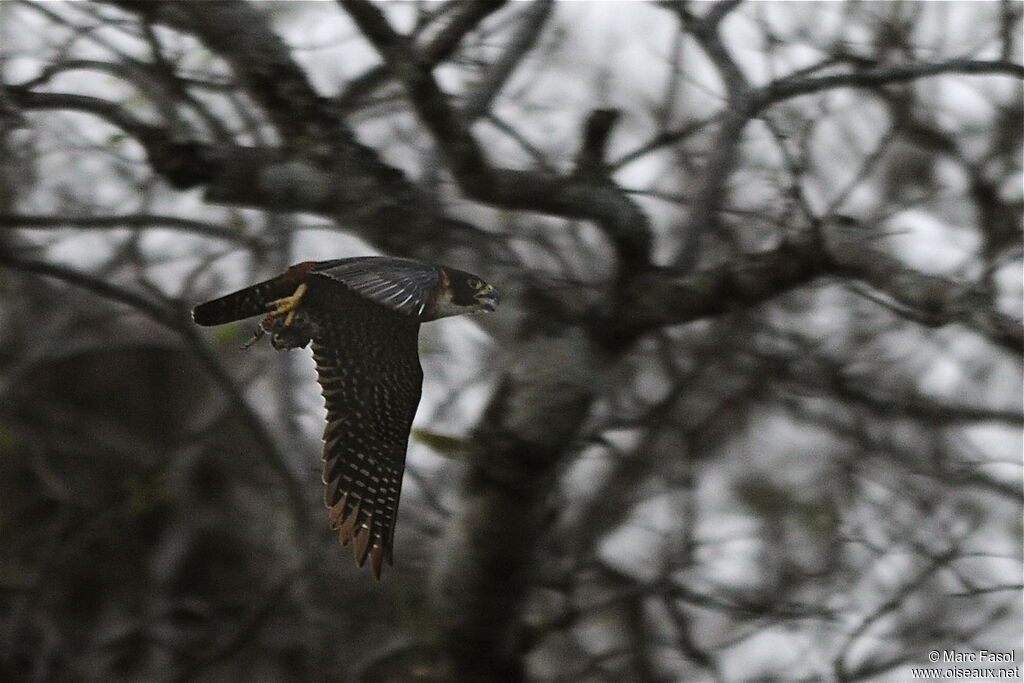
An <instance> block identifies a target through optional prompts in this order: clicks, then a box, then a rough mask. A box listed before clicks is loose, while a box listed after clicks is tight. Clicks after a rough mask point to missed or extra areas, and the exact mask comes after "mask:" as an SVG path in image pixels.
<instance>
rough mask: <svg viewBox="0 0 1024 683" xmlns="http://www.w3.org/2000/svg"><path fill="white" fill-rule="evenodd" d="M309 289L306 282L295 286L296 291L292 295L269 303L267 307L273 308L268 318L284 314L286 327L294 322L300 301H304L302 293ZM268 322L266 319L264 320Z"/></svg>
mask: <svg viewBox="0 0 1024 683" xmlns="http://www.w3.org/2000/svg"><path fill="white" fill-rule="evenodd" d="M307 289H309V288H308V287H307V286H306V285H305V284H301V285H299V286H298V287H296V288H295V293H294V294H292V295H291V296H286V297H283V298H281V299H276V300H274V301H271V302H270V303H269V304H267V308H272V309H273V310H272V311H270V314H269V315H268V316H267V318H271V317H273V318H277V317H279V316H282V315H283V316H284V325H285V327H287V326H289V325H291V324H292V321H294V320H295V313H296V312H297V309H298V306H299V302H300V301H302V295H303V294H305V293H306V290H307ZM264 322H266V321H264Z"/></svg>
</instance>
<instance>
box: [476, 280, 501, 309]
mask: <svg viewBox="0 0 1024 683" xmlns="http://www.w3.org/2000/svg"><path fill="white" fill-rule="evenodd" d="M475 298H476V300H477V302H478V303H479V304H480V307H481V308H482V309H483V310H485V311H487V312H488V313H494V310H495V309H496V308H497V307H498V301H499V297H498V290H496V289H495V288H494V287H491V286H490V285H485V286H484V287H483V288H482V289H481V290H480V291H479V292H477V293H476V297H475Z"/></svg>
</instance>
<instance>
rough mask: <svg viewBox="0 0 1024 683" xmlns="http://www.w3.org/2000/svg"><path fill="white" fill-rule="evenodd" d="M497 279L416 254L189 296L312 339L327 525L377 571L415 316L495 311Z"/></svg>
mask: <svg viewBox="0 0 1024 683" xmlns="http://www.w3.org/2000/svg"><path fill="white" fill-rule="evenodd" d="M497 305H498V295H497V292H496V291H495V289H494V288H493V287H492V286H491V285H489V284H487V283H486V282H484V281H483V280H482V279H480V278H478V277H477V276H475V275H472V274H470V273H466V272H463V271H461V270H456V269H454V268H447V267H444V266H434V265H430V264H426V263H421V262H419V261H413V260H410V259H400V258H388V257H372V256H368V257H357V258H346V259H336V260H333V261H305V262H303V263H299V264H297V265H294V266H292V267H291V268H289V269H288V270H286V271H285V272H284V273H283V274H281V275H280V276H278V277H276V278H272V279H270V280H265V281H264V282H260V283H258V284H255V285H252V286H250V287H246V288H245V289H242V290H240V291H237V292H234V293H232V294H228V295H226V296H223V297H220V298H219V299H214V300H213V301H209V302H207V303H204V304H200V305H199V306H196V307H195V309H194V310H193V312H192V318H193V320H195V322H196V323H198V324H199V325H204V326H207V325H220V324H223V323H228V322H233V321H236V320H242V319H244V318H249V317H252V316H255V315H260V314H263V315H264V318H263V320H262V321H261V323H260V328H259V332H258V336H260V335H262V334H264V333H266V334H269V335H270V336H271V342H272V343H273V345H274V347H275V348H278V349H291V348H299V347H304V346H306V345H307V344H309V343H310V342H312V349H313V359H314V360H315V362H316V369H317V378H318V380H319V382H320V386H321V389H322V390H323V396H324V401H325V402H326V404H327V426H326V428H325V429H324V447H323V455H322V457H323V481H324V484H325V486H326V489H325V494H324V503H325V504H326V506H327V508H328V510H329V515H330V522H331V527H332V528H333V529H336V530H337V531H338V536H339V539H340V540H341V543H342V544H343V545H349V544H351V546H352V550H353V554H354V555H355V560H356V563H357V564H358V565H359V566H363V564H364V563H365V562H366V560H367V559H369V560H370V567H371V569H372V570H373V574H374V576H375V577H377V578H378V579H379V578H380V573H381V567H382V565H383V562H384V561H385V560H386V561H387V562H388V564H393V558H392V544H393V542H394V530H395V519H396V515H397V512H398V501H399V496H400V493H401V489H402V473H403V472H404V470H405V454H406V449H407V447H408V443H409V430H410V428H411V427H412V420H413V417H414V416H415V414H416V407H417V406H418V405H419V400H420V391H421V388H422V384H423V371H422V369H421V368H420V361H419V351H418V336H419V326H420V323H423V322H428V321H431V320H437V319H438V318H443V317H447V316H452V315H461V314H465V313H475V312H482V311H494V310H495V308H496V307H497Z"/></svg>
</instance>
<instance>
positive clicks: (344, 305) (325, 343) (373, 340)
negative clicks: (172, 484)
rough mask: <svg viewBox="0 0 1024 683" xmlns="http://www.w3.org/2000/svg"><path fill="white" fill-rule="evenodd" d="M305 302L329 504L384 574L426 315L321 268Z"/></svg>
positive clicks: (346, 533)
mask: <svg viewBox="0 0 1024 683" xmlns="http://www.w3.org/2000/svg"><path fill="white" fill-rule="evenodd" d="M308 282H309V290H308V292H307V293H306V295H305V296H304V297H303V299H302V308H303V311H304V312H305V314H306V316H308V317H309V319H310V320H311V321H312V323H313V325H314V327H315V329H316V333H315V334H314V336H313V345H312V348H313V359H314V360H315V361H316V370H317V378H318V381H319V382H320V387H321V389H322V390H323V396H324V401H325V402H326V404H327V427H326V429H325V430H324V449H323V456H322V457H323V464H324V469H323V481H324V484H325V485H326V486H327V488H326V491H325V494H324V504H325V505H326V506H327V507H328V509H329V510H330V520H331V527H332V528H334V529H337V531H338V534H339V537H340V540H341V542H342V543H343V544H345V545H348V544H349V543H351V544H352V550H353V554H354V555H355V559H356V562H357V563H358V564H359V565H360V566H362V565H363V564H364V563H365V562H366V559H367V558H369V560H370V566H371V567H372V569H373V573H374V575H375V576H376V577H377V578H380V572H381V566H382V564H383V561H384V560H387V562H388V564H392V563H393V559H392V544H393V542H394V529H395V518H396V515H397V512H398V500H399V495H400V492H401V488H402V473H403V471H404V469H405V453H406V449H407V447H408V443H409V430H410V428H411V427H412V420H413V417H414V416H415V415H416V407H417V406H418V405H419V401H420V391H421V388H422V385H423V371H422V369H421V368H420V361H419V353H418V348H417V346H418V344H417V338H418V334H419V321H418V319H417V318H416V317H414V316H407V315H402V314H399V313H396V312H395V311H392V310H389V309H387V308H384V307H383V306H381V305H379V304H377V303H374V302H373V301H370V300H368V299H365V298H363V297H362V296H360V295H358V294H355V293H354V292H352V291H350V290H349V289H348V287H347V286H346V285H345V284H342V283H341V282H338V281H336V280H333V279H331V278H330V277H329V276H326V275H325V274H323V273H317V274H316V275H315V276H313V277H310V278H309V280H308Z"/></svg>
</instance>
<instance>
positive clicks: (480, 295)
mask: <svg viewBox="0 0 1024 683" xmlns="http://www.w3.org/2000/svg"><path fill="white" fill-rule="evenodd" d="M438 270H439V271H440V272H439V274H440V282H439V283H438V292H437V298H436V299H435V301H434V305H433V306H431V311H430V313H431V316H430V317H431V318H432V319H437V318H444V317H447V316H450V315H465V314H467V313H483V312H488V313H491V312H493V311H494V309H496V308H497V307H498V291H497V290H496V289H494V287H492V286H491V285H489V284H487V283H486V282H484V281H483V280H481V279H480V278H478V277H477V276H476V275H473V274H472V273H467V272H465V271H462V270H456V269H455V268H448V267H441V268H439V269H438Z"/></svg>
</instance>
